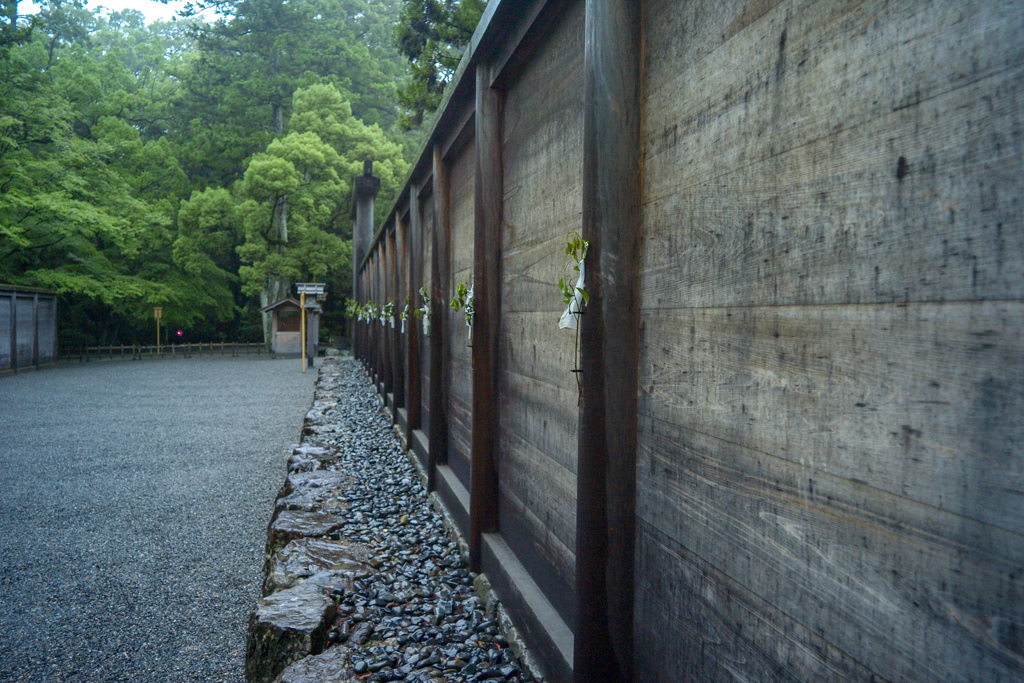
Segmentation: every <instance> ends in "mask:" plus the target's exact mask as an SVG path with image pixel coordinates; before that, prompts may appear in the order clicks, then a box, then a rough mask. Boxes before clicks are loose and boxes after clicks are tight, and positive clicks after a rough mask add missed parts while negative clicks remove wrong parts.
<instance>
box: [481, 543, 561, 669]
mask: <svg viewBox="0 0 1024 683" xmlns="http://www.w3.org/2000/svg"><path fill="white" fill-rule="evenodd" d="M482 540H483V543H482V551H483V563H482V564H483V571H484V572H485V573H486V574H487V578H488V579H489V580H490V582H491V586H492V587H493V588H494V592H495V593H497V595H498V599H499V600H500V601H501V604H502V605H504V606H505V609H507V610H508V611H509V614H510V616H511V617H512V622H513V623H514V624H515V627H516V629H518V630H519V632H520V633H521V634H523V635H524V636H525V637H526V639H527V642H529V643H530V644H531V650H532V651H533V653H534V655H535V656H536V657H537V658H538V659H539V660H540V662H541V666H542V667H543V668H544V675H545V678H546V679H547V680H549V681H552V682H554V681H571V680H572V677H573V674H572V671H573V633H572V630H571V629H570V628H569V626H568V625H567V624H566V623H565V621H563V620H562V617H561V616H560V615H559V614H558V610H556V609H555V608H554V606H553V605H552V604H551V602H550V601H549V600H548V599H547V598H546V597H545V596H544V592H543V591H542V590H541V589H540V586H538V585H537V584H536V582H534V580H533V578H532V577H531V576H530V573H529V572H528V571H527V570H526V567H524V566H523V563H522V562H520V561H519V558H517V557H516V555H515V553H514V552H512V549H511V548H510V547H509V546H508V544H507V543H506V542H505V539H504V538H502V537H501V535H500V534H484V535H483V539H482Z"/></svg>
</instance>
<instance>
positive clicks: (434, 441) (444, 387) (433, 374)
mask: <svg viewBox="0 0 1024 683" xmlns="http://www.w3.org/2000/svg"><path fill="white" fill-rule="evenodd" d="M431 177H432V178H433V184H434V189H433V192H432V194H431V197H432V204H433V211H432V213H433V216H434V220H433V228H434V229H433V233H432V237H431V245H432V247H431V256H432V258H431V259H430V269H431V282H430V311H431V313H430V320H431V323H430V353H429V358H430V380H429V381H430V386H431V389H430V392H429V393H428V394H427V396H428V397H429V399H428V400H429V408H428V411H429V414H430V431H429V432H428V435H429V446H430V466H429V467H427V489H428V490H430V491H433V490H434V489H435V488H436V485H437V466H438V465H440V464H442V463H444V462H446V461H447V457H448V455H447V454H448V418H447V414H446V411H447V409H446V407H445V404H446V402H447V393H448V379H447V374H448V367H447V366H448V361H447V358H446V355H447V354H446V352H445V337H446V336H447V334H446V332H447V330H446V328H447V325H445V323H444V320H445V318H444V306H445V302H444V297H445V296H446V295H447V293H448V273H449V271H450V269H451V263H450V259H449V251H450V250H449V245H448V241H449V233H450V232H451V169H450V168H449V166H448V163H447V162H446V161H445V160H444V157H443V155H442V153H441V149H440V147H439V146H438V145H436V144H435V145H434V147H433V152H432V166H431Z"/></svg>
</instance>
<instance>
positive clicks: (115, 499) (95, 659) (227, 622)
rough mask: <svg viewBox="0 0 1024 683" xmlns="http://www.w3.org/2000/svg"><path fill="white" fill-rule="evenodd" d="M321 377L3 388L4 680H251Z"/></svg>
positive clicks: (32, 383)
mask: <svg viewBox="0 0 1024 683" xmlns="http://www.w3.org/2000/svg"><path fill="white" fill-rule="evenodd" d="M315 378H316V373H315V372H307V373H305V374H303V373H302V372H301V371H300V366H299V362H298V361H285V360H276V361H271V360H255V359H230V358H225V359H220V358H193V359H189V360H164V361H142V362H131V361H127V362H108V363H90V364H84V365H79V364H69V365H66V366H65V367H62V368H59V369H56V370H46V371H42V372H27V373H24V374H19V375H16V376H12V377H5V378H0V681H47V682H50V681H87V682H89V683H93V682H95V683H99V682H101V681H140V682H147V683H148V682H153V683H156V682H160V681H233V682H234V681H242V670H243V666H244V658H245V632H246V625H247V619H248V615H249V612H250V611H251V609H252V606H253V605H254V604H255V602H256V600H257V598H258V597H259V581H260V579H261V576H260V569H261V564H262V561H263V544H264V542H265V540H266V524H267V521H268V519H269V515H270V513H271V511H272V509H273V501H274V495H275V493H276V491H277V488H278V486H279V485H280V483H281V467H282V462H283V461H284V459H285V457H286V455H287V452H288V451H287V450H286V449H287V447H288V445H289V444H291V443H294V442H295V441H297V439H298V436H299V430H300V428H301V425H302V418H303V415H304V414H305V412H306V410H307V409H308V408H309V405H310V401H311V399H312V395H313V383H314V380H315Z"/></svg>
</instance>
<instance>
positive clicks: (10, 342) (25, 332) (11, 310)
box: [0, 284, 57, 375]
mask: <svg viewBox="0 0 1024 683" xmlns="http://www.w3.org/2000/svg"><path fill="white" fill-rule="evenodd" d="M56 359H57V294H56V293H55V292H50V291H46V290H43V289H35V288H32V287H16V286H13V285H2V284H0V375H6V374H11V373H16V372H18V371H19V370H27V369H29V368H35V369H38V368H41V367H46V366H48V365H52V364H53V363H54V361H56Z"/></svg>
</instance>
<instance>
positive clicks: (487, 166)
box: [469, 64, 503, 572]
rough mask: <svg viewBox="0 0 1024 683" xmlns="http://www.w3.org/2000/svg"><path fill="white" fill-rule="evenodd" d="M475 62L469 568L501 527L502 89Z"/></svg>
mask: <svg viewBox="0 0 1024 683" xmlns="http://www.w3.org/2000/svg"><path fill="white" fill-rule="evenodd" d="M490 83H491V72H490V68H489V67H488V66H487V65H483V64H481V65H477V67H476V126H475V129H476V196H475V201H474V209H473V234H474V237H473V282H474V297H473V436H472V443H473V446H472V468H471V473H472V474H471V481H470V491H469V511H470V515H469V567H470V570H471V571H475V572H479V571H480V552H481V534H484V533H489V532H493V531H497V529H498V464H497V461H496V455H497V454H496V448H495V441H496V439H497V432H498V409H497V405H496V403H495V401H496V398H497V393H498V392H497V382H498V332H499V330H498V324H499V317H498V316H499V310H500V309H499V306H500V301H499V295H500V281H499V271H498V268H499V265H500V261H499V257H500V252H501V206H502V199H503V197H502V175H501V119H502V105H503V97H502V93H501V92H500V91H498V90H494V89H492V88H491V87H490Z"/></svg>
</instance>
